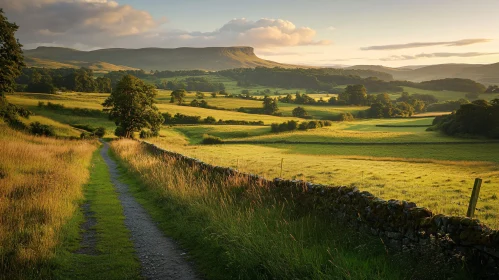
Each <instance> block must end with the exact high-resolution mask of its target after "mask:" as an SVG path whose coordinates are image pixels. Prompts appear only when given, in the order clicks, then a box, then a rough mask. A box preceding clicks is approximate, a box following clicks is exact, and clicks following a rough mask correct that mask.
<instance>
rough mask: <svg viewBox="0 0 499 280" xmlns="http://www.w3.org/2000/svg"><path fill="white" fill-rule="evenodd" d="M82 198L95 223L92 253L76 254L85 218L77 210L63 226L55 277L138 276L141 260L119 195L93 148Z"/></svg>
mask: <svg viewBox="0 0 499 280" xmlns="http://www.w3.org/2000/svg"><path fill="white" fill-rule="evenodd" d="M84 194H85V201H84V202H83V203H88V204H90V211H91V212H93V213H94V214H93V217H94V218H95V219H96V221H97V223H96V225H95V227H94V229H95V231H96V233H97V243H96V246H95V250H94V251H95V254H93V255H87V254H76V253H74V252H75V251H76V250H78V249H80V248H81V244H80V240H81V234H82V232H81V230H80V225H81V224H82V223H83V222H84V220H85V218H84V215H83V212H82V211H81V210H80V211H79V212H78V213H77V215H75V216H74V217H73V219H72V220H71V221H70V222H69V223H68V224H67V226H65V228H64V233H63V235H64V240H63V242H62V246H61V247H60V248H59V250H58V252H57V254H56V258H55V264H56V267H57V269H56V270H55V272H54V274H55V277H56V278H57V279H140V264H139V262H138V260H137V259H136V257H135V250H134V248H133V243H132V241H131V240H130V233H129V231H128V229H127V228H126V227H125V224H124V216H123V208H122V206H121V203H120V201H119V199H118V194H117V193H116V191H115V189H114V186H113V185H112V183H111V178H110V175H109V171H108V168H107V165H106V163H105V162H104V159H103V158H102V157H101V156H100V154H99V151H96V152H95V153H94V155H93V158H92V167H91V172H90V181H89V183H88V184H87V185H86V186H85V188H84Z"/></svg>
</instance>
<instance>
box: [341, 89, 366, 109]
mask: <svg viewBox="0 0 499 280" xmlns="http://www.w3.org/2000/svg"><path fill="white" fill-rule="evenodd" d="M345 93H346V94H347V95H348V98H349V99H348V100H349V103H350V104H351V105H365V104H366V99H367V90H366V88H365V87H364V86H363V85H350V86H347V88H346V89H345Z"/></svg>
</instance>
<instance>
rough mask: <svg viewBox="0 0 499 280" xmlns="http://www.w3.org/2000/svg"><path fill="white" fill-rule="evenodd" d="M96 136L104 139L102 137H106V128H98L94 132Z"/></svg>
mask: <svg viewBox="0 0 499 280" xmlns="http://www.w3.org/2000/svg"><path fill="white" fill-rule="evenodd" d="M94 134H95V136H97V137H99V138H102V137H104V135H106V128H104V127H98V128H97V129H96V130H95V131H94Z"/></svg>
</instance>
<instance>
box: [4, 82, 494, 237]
mask: <svg viewBox="0 0 499 280" xmlns="http://www.w3.org/2000/svg"><path fill="white" fill-rule="evenodd" d="M192 96H193V94H192ZM192 96H191V95H188V98H192ZM8 98H9V101H11V102H13V103H15V104H18V105H21V106H27V107H28V108H29V109H31V110H33V111H34V112H35V113H36V114H37V116H36V117H37V118H40V119H41V118H47V119H50V120H53V121H57V122H59V123H60V125H61V126H64V125H75V124H89V125H92V126H104V127H106V129H107V130H108V135H107V137H112V131H113V130H114V127H115V125H114V123H113V122H111V121H109V120H107V119H105V118H97V117H84V116H69V115H65V114H61V113H59V112H57V111H51V110H47V109H45V108H39V107H38V106H37V104H38V102H39V101H44V102H47V101H49V100H50V101H51V102H54V103H59V104H64V105H65V106H67V107H82V108H89V109H100V108H102V107H101V105H100V103H102V102H103V100H104V99H105V98H106V95H105V94H89V95H87V94H78V93H73V94H57V95H45V94H21V95H9V96H8ZM158 98H159V100H160V103H159V104H158V107H159V108H160V110H161V111H162V112H169V113H170V114H172V115H173V114H176V113H181V114H186V115H198V116H201V117H202V118H205V117H207V116H213V117H215V118H216V119H224V120H228V119H234V120H248V121H258V120H263V121H264V122H265V124H266V125H269V124H271V123H273V122H276V123H282V122H284V121H287V120H290V119H295V118H289V117H275V116H264V115H253V114H245V113H240V112H235V111H224V110H211V109H203V108H195V107H187V106H178V105H176V104H171V103H169V94H168V92H167V91H162V92H161V93H160V95H159V97H158ZM206 100H207V101H208V103H209V104H211V103H210V102H211V101H212V100H217V102H218V103H217V106H218V105H220V106H225V107H228V106H231V105H229V104H232V106H233V107H238V106H240V105H244V106H247V105H253V104H254V105H255V106H256V105H257V104H258V103H260V102H259V101H253V100H242V99H235V98H224V97H217V98H212V97H211V96H207V97H206ZM286 105H294V104H286ZM225 107H224V108H225ZM291 107H292V106H289V108H291ZM311 107H314V108H319V109H320V108H328V107H319V106H311ZM281 108H282V110H288V109H287V108H286V106H281ZM333 108H334V107H333ZM343 109H344V110H352V108H349V107H344V108H343ZM354 109H359V108H354ZM296 120H299V119H296ZM299 121H303V120H299ZM432 121H433V118H431V117H428V118H413V119H410V118H409V119H407V118H401V119H383V120H359V121H353V122H334V123H333V125H332V126H331V127H324V128H319V129H311V130H308V131H295V132H285V133H279V134H274V133H271V132H270V127H268V126H242V125H237V126H234V125H231V126H228V125H182V126H173V127H167V126H165V127H163V128H162V130H161V131H160V137H158V138H151V139H148V140H147V141H150V142H154V143H157V144H158V145H161V146H162V147H164V148H166V149H169V150H174V151H177V152H180V153H184V154H186V155H189V156H193V157H197V158H200V159H201V160H204V161H207V162H210V163H213V164H217V165H222V166H232V167H235V168H238V169H240V170H243V171H246V172H250V173H256V174H261V175H263V176H266V177H269V178H273V177H278V176H280V175H281V170H280V164H281V160H283V170H282V176H283V177H284V178H295V179H302V180H307V181H312V182H315V183H323V184H332V185H356V186H358V187H359V188H360V189H361V190H367V191H370V192H372V193H373V194H375V195H379V196H381V197H382V198H385V199H392V198H394V199H404V200H410V201H414V202H416V203H418V204H419V205H421V206H425V207H429V208H431V209H432V210H433V211H437V212H440V213H445V214H452V215H464V214H465V211H466V207H467V200H468V199H469V196H470V193H471V190H470V189H471V187H472V184H473V180H474V178H475V177H480V178H482V179H483V180H484V185H483V187H482V192H481V194H480V200H479V202H478V210H477V216H478V218H480V219H481V220H482V221H484V222H485V223H487V224H488V225H490V226H492V227H495V228H499V207H498V206H497V205H496V204H497V197H498V196H499V191H498V189H499V162H498V160H497V156H495V155H497V154H499V145H498V144H483V145H478V144H454V145H453V144H450V143H452V142H467V141H477V140H478V141H482V139H460V138H453V137H449V136H446V135H443V134H441V133H439V132H428V131H426V127H397V126H412V125H416V126H418V125H419V126H420V125H430V124H431V123H432ZM377 125H384V126H392V127H378V126H377ZM61 129H62V127H61ZM66 134H69V132H66ZM204 134H209V135H213V136H217V137H220V138H222V139H224V140H226V141H231V142H236V143H234V144H226V145H215V146H204V145H199V144H198V143H200V141H201V139H202V137H203V135H204ZM237 141H252V142H251V143H252V144H237ZM276 141H288V142H304V143H303V144H268V142H276ZM258 142H262V143H258ZM307 142H321V143H327V144H328V145H318V144H310V143H307ZM367 142H369V143H393V145H388V144H387V145H376V146H372V145H362V144H363V143H367ZM407 142H416V143H418V142H421V143H424V142H449V144H441V145H405V144H404V143H407ZM335 143H350V144H356V143H357V144H356V145H351V146H342V145H334V144H335Z"/></svg>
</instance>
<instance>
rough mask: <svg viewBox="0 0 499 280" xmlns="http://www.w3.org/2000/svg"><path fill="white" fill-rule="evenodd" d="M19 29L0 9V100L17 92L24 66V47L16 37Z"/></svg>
mask: <svg viewBox="0 0 499 280" xmlns="http://www.w3.org/2000/svg"><path fill="white" fill-rule="evenodd" d="M18 28H19V27H18V26H17V25H16V24H15V23H11V22H9V21H8V20H7V18H6V17H5V16H4V13H3V10H2V9H1V8H0V99H3V97H4V94H5V93H6V92H13V91H14V90H15V88H16V81H15V79H16V78H17V77H18V76H19V75H20V74H21V69H22V67H23V66H24V62H23V53H22V49H21V47H22V45H21V44H20V43H19V41H18V40H17V39H16V37H15V35H14V34H15V32H16V31H17V29H18Z"/></svg>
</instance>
